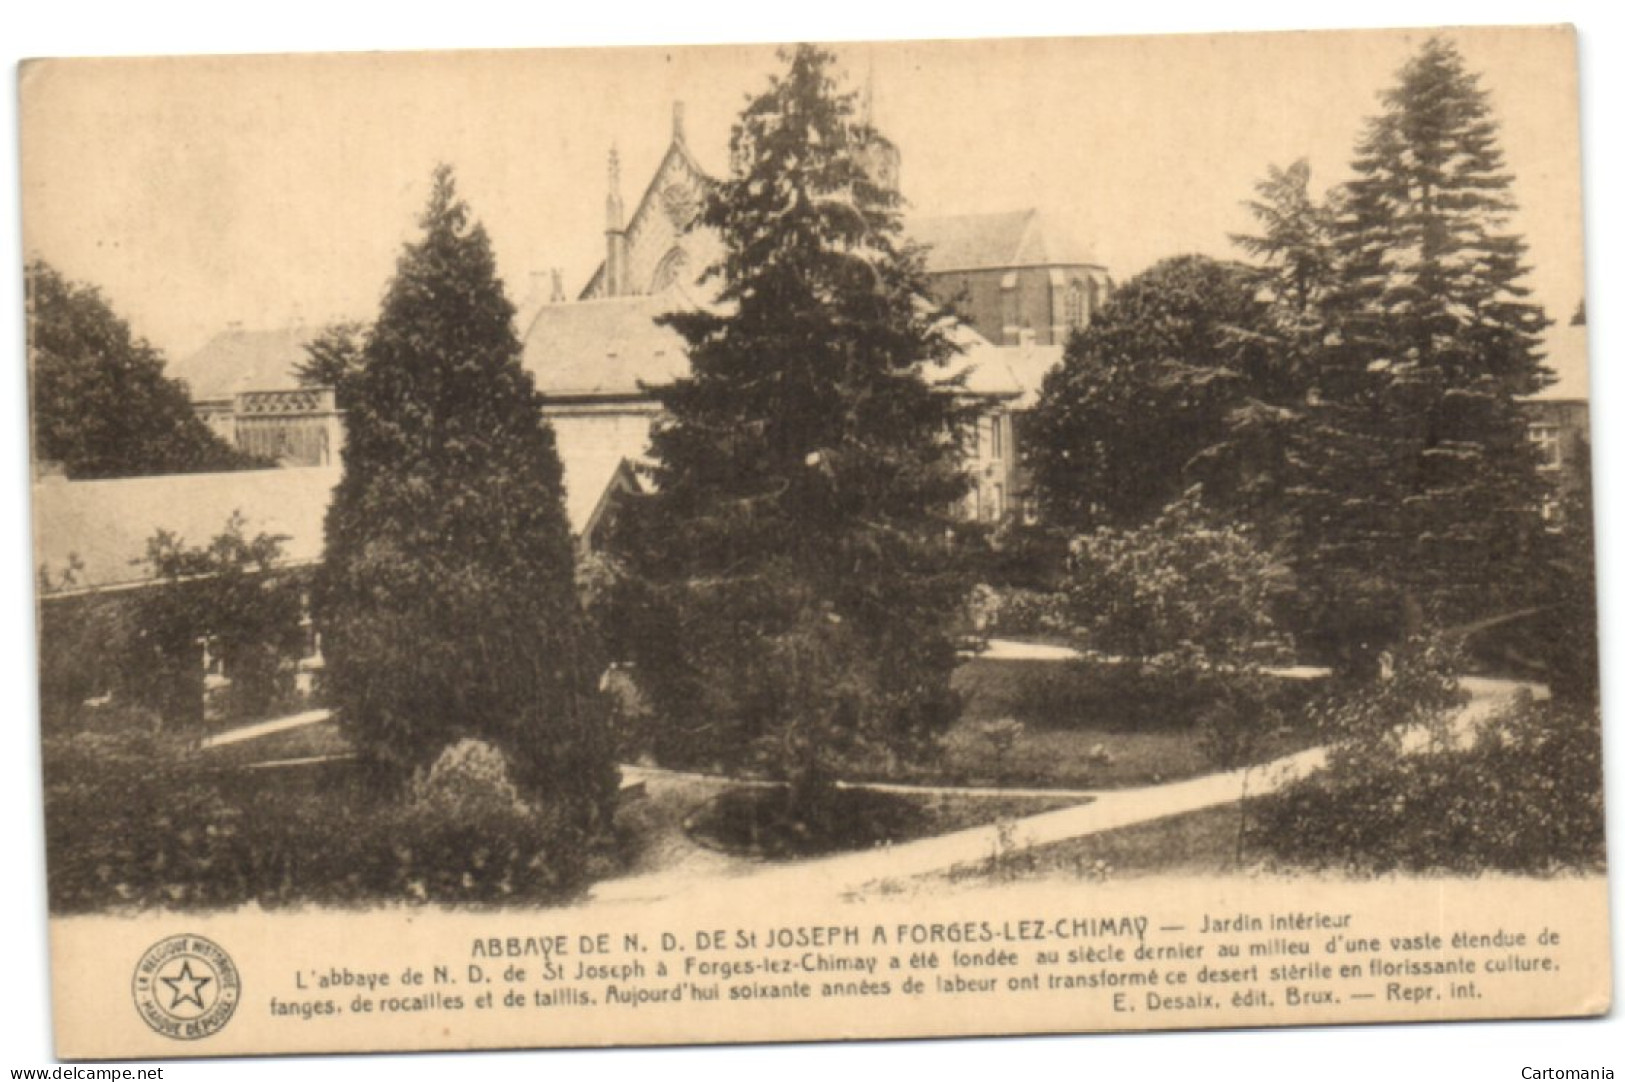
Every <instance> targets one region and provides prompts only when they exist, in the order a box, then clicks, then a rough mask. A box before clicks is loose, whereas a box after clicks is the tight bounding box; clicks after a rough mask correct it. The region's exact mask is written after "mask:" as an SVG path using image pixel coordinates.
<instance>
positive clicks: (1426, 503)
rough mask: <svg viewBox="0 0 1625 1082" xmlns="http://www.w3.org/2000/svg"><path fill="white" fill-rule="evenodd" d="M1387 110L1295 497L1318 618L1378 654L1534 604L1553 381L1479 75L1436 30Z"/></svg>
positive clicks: (1328, 317) (1331, 301)
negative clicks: (1411, 637)
mask: <svg viewBox="0 0 1625 1082" xmlns="http://www.w3.org/2000/svg"><path fill="white" fill-rule="evenodd" d="M1383 102H1384V105H1385V106H1386V108H1385V111H1384V112H1383V113H1382V114H1381V115H1380V116H1377V117H1376V118H1374V119H1373V120H1371V121H1370V123H1369V126H1368V128H1367V131H1366V133H1365V135H1364V137H1363V138H1362V140H1361V141H1360V143H1359V145H1358V147H1357V150H1356V155H1355V158H1354V162H1353V170H1354V174H1355V176H1354V179H1353V180H1351V181H1350V182H1348V184H1347V185H1346V186H1345V187H1344V189H1343V190H1342V192H1341V193H1340V197H1339V198H1338V199H1337V200H1336V205H1335V215H1334V219H1333V222H1332V226H1331V236H1332V242H1333V254H1334V261H1335V272H1334V274H1333V276H1332V280H1331V283H1330V285H1329V286H1328V288H1327V290H1326V293H1325V296H1324V299H1323V315H1324V320H1325V328H1326V330H1325V335H1324V338H1323V340H1322V342H1321V344H1320V348H1318V349H1317V350H1316V351H1315V356H1314V370H1313V371H1312V372H1311V373H1310V374H1309V378H1310V381H1311V384H1312V389H1311V391H1310V393H1309V396H1308V401H1307V405H1306V407H1305V423H1304V425H1303V427H1302V428H1301V430H1300V432H1299V437H1300V439H1299V452H1298V454H1299V460H1300V463H1301V465H1302V467H1303V469H1302V473H1301V476H1300V477H1299V479H1298V484H1297V485H1296V486H1295V487H1294V489H1293V493H1292V498H1293V505H1294V512H1295V515H1296V518H1297V521H1298V526H1299V528H1300V530H1301V531H1302V536H1301V538H1300V547H1299V551H1300V559H1299V565H1300V566H1299V571H1300V575H1301V578H1302V580H1303V583H1304V585H1306V586H1308V587H1309V588H1310V589H1311V591H1312V592H1313V593H1314V595H1315V597H1316V609H1317V612H1316V613H1315V615H1314V616H1313V617H1312V620H1313V622H1315V623H1317V624H1319V625H1320V627H1321V629H1322V630H1323V631H1325V632H1326V633H1327V635H1328V637H1329V640H1330V641H1331V642H1332V643H1335V644H1336V645H1337V646H1338V647H1339V648H1342V649H1348V650H1352V651H1356V652H1360V651H1362V648H1363V652H1364V653H1366V654H1368V655H1369V654H1373V653H1374V652H1375V651H1376V650H1378V649H1380V648H1381V647H1382V646H1384V645H1386V644H1387V643H1390V642H1392V641H1393V640H1395V639H1396V638H1398V637H1399V636H1401V635H1403V634H1406V633H1409V632H1414V631H1416V630H1418V629H1419V628H1420V627H1421V626H1422V625H1423V624H1424V623H1429V622H1432V623H1437V624H1440V625H1445V626H1448V625H1449V624H1452V623H1455V622H1458V621H1461V620H1466V619H1471V618H1473V617H1475V616H1481V615H1485V614H1487V613H1493V612H1495V611H1497V610H1499V609H1502V608H1507V607H1515V606H1516V605H1517V604H1518V603H1519V599H1520V598H1519V595H1520V591H1521V590H1522V589H1524V588H1525V587H1526V585H1527V583H1528V581H1529V578H1530V577H1529V576H1528V575H1526V574H1525V573H1524V572H1525V571H1527V569H1528V560H1529V558H1530V554H1531V551H1532V548H1533V540H1534V538H1535V537H1536V536H1537V534H1538V532H1539V530H1540V517H1539V508H1540V505H1541V502H1542V497H1543V492H1542V482H1541V481H1540V479H1539V477H1538V475H1537V473H1536V471H1535V465H1536V463H1535V457H1534V449H1533V447H1532V445H1531V444H1530V442H1529V440H1528V438H1527V434H1526V419H1525V417H1524V416H1523V413H1522V411H1521V410H1520V408H1519V403H1518V398H1519V397H1520V396H1523V395H1528V394H1530V393H1532V392H1534V391H1536V390H1538V389H1540V387H1541V386H1543V384H1544V383H1545V382H1546V381H1547V379H1548V378H1549V377H1548V375H1547V373H1546V371H1545V369H1544V368H1543V366H1542V365H1541V363H1540V356H1539V353H1538V352H1537V341H1538V336H1539V334H1540V332H1541V331H1542V329H1543V328H1544V327H1545V326H1546V325H1547V320H1546V318H1545V316H1544V315H1543V313H1542V312H1541V310H1540V308H1539V307H1538V306H1536V305H1534V304H1532V303H1530V302H1529V301H1528V299H1527V296H1528V291H1527V289H1526V288H1525V287H1524V286H1523V285H1522V278H1523V275H1524V273H1525V271H1526V268H1525V266H1524V265H1523V254H1524V246H1523V243H1522V241H1521V240H1520V239H1519V238H1518V237H1516V236H1514V235H1511V234H1509V233H1508V232H1506V227H1507V222H1508V218H1509V215H1510V214H1511V212H1512V210H1513V207H1514V204H1513V200H1512V196H1511V186H1512V177H1511V176H1510V175H1508V174H1507V173H1506V171H1505V168H1504V162H1503V159H1502V155H1501V151H1500V149H1499V147H1498V145H1497V135H1496V124H1495V120H1494V118H1493V117H1492V115H1491V112H1490V106H1489V101H1488V98H1487V95H1486V94H1485V92H1484V91H1483V90H1482V89H1481V88H1480V87H1479V85H1478V80H1477V77H1476V76H1474V75H1472V74H1470V73H1469V72H1468V71H1467V70H1466V68H1465V66H1464V64H1463V61H1462V58H1461V56H1460V55H1459V54H1458V52H1457V51H1456V49H1455V48H1454V46H1452V45H1451V44H1449V43H1448V42H1446V41H1444V40H1442V39H1439V38H1435V39H1432V40H1430V41H1428V42H1427V43H1426V44H1425V45H1424V46H1423V47H1422V49H1421V51H1420V52H1419V53H1418V54H1417V55H1416V56H1415V57H1414V58H1413V59H1412V60H1411V61H1410V62H1409V63H1407V64H1406V65H1405V67H1404V69H1403V70H1402V71H1401V72H1400V75H1399V83H1398V85H1397V86H1396V87H1394V88H1393V89H1391V90H1389V91H1388V92H1386V93H1385V94H1384V96H1383Z"/></svg>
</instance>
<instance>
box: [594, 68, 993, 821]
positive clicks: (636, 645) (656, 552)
mask: <svg viewBox="0 0 1625 1082" xmlns="http://www.w3.org/2000/svg"><path fill="white" fill-rule="evenodd" d="M785 59H786V60H787V62H788V70H787V71H786V72H785V73H784V74H782V75H780V76H776V77H774V78H773V79H772V81H771V84H770V86H769V88H768V89H767V91H766V92H765V93H763V94H761V95H760V96H759V97H757V98H756V99H755V100H754V101H752V102H751V103H750V104H749V105H748V106H747V107H746V109H745V111H744V113H743V114H742V116H741V118H740V121H739V123H738V124H737V125H736V127H735V128H734V131H733V136H732V142H731V149H732V176H731V178H730V179H728V180H726V181H723V182H722V183H720V184H718V185H717V186H716V187H715V189H714V190H713V191H712V192H711V193H710V195H709V197H708V201H707V203H706V206H705V209H704V212H703V224H704V225H706V226H709V227H711V228H714V229H716V230H718V232H719V233H720V235H721V238H722V240H723V242H724V245H725V253H726V254H725V255H724V256H723V258H722V259H721V261H720V264H719V265H718V266H716V267H713V268H712V269H711V271H710V275H711V277H712V278H713V279H714V280H716V281H717V282H719V283H720V290H719V296H718V298H717V302H716V304H715V305H714V306H713V307H712V308H711V309H709V310H706V311H700V312H690V313H685V314H680V315H674V316H671V317H668V318H669V322H670V323H671V325H672V326H674V327H675V328H676V329H677V331H678V332H679V333H681V334H682V336H683V337H684V338H685V339H686V340H687V342H688V345H689V360H690V364H691V374H690V375H688V376H687V377H685V378H682V379H679V380H677V381H676V382H675V383H673V384H672V385H669V386H664V387H658V388H653V389H652V390H653V391H654V393H655V395H656V396H657V397H658V399H659V401H660V403H661V405H662V406H663V407H664V409H665V411H666V418H667V419H666V420H665V421H664V422H663V423H661V424H660V425H658V426H657V428H656V431H655V434H654V437H653V455H654V458H655V460H656V462H657V465H656V466H655V468H654V471H653V480H654V483H655V489H656V490H657V495H656V496H654V497H652V498H650V499H649V500H648V501H647V503H646V504H645V505H644V506H642V507H641V508H638V509H636V510H635V513H633V514H631V515H629V516H628V518H627V520H626V523H625V528H624V530H623V531H622V532H621V536H620V547H621V549H622V552H623V555H624V557H625V560H626V564H627V567H628V569H629V571H630V582H629V588H628V591H627V594H626V598H627V603H628V604H629V605H631V606H632V608H631V610H630V611H631V612H632V613H633V615H632V617H631V618H630V619H629V620H628V621H626V624H627V626H628V627H629V628H630V630H631V636H630V637H631V642H630V643H629V646H630V648H631V651H632V653H633V655H634V656H635V657H636V658H637V661H638V664H639V671H640V676H641V678H642V680H643V681H644V683H645V686H646V687H647V689H648V690H649V691H650V693H651V695H652V696H653V698H654V699H655V703H656V706H657V708H658V709H659V710H660V711H661V714H662V716H663V718H664V719H665V725H666V730H665V739H664V747H663V754H664V755H665V757H667V758H669V759H674V758H678V757H681V758H686V759H688V760H689V761H703V762H713V763H728V764H730V765H734V766H741V765H751V764H754V765H756V766H758V767H760V768H763V769H765V770H767V771H769V772H771V773H773V774H776V775H777V776H779V777H782V778H784V779H786V780H788V781H789V782H790V783H791V785H792V794H793V801H794V806H795V807H798V808H799V809H800V810H801V813H802V814H804V815H808V816H811V815H813V814H816V813H817V811H818V810H819V809H820V808H821V807H822V806H823V805H822V804H821V800H822V797H823V796H825V795H827V794H828V793H829V792H830V788H829V782H830V781H831V780H832V775H833V771H835V770H836V769H837V768H838V767H839V766H840V765H841V764H843V763H846V762H851V761H853V760H854V759H858V758H866V759H868V761H870V762H872V761H873V756H874V755H875V754H876V753H879V754H881V755H882V756H883V755H885V754H887V753H894V752H896V751H898V750H899V749H902V748H906V746H907V745H908V744H909V743H910V742H911V741H912V740H915V739H919V738H923V737H925V736H927V735H929V734H931V733H932V732H933V731H935V730H936V729H938V728H940V727H941V726H942V725H945V724H946V723H947V721H948V720H950V718H951V717H952V714H953V711H954V709H955V699H954V696H953V694H952V693H951V691H950V689H949V686H948V678H949V675H950V672H951V670H952V668H953V665H954V650H953V646H952V643H951V641H950V639H949V637H948V634H947V629H948V627H949V625H950V623H951V620H952V617H953V615H954V613H955V610H956V607H957V605H958V604H959V602H960V601H961V599H962V597H963V587H964V585H965V584H964V583H963V581H962V579H961V577H960V576H959V575H958V574H957V573H956V572H955V571H954V569H953V567H952V563H951V558H950V557H951V553H950V546H951V541H950V538H951V534H952V527H953V517H952V509H953V507H954V505H955V504H956V502H957V501H959V500H960V499H962V498H963V495H964V493H965V491H966V480H965V478H964V476H963V474H962V472H961V470H960V460H959V450H958V435H959V433H958V431H957V430H958V429H959V428H960V427H961V426H962V425H963V423H964V422H965V421H966V420H967V418H968V412H967V409H966V407H965V406H964V405H963V404H962V402H961V401H960V400H959V399H958V398H957V397H956V395H955V394H954V393H953V388H952V387H951V386H946V385H944V384H943V382H942V381H941V379H940V374H936V375H937V378H933V375H934V374H933V373H932V371H931V369H932V368H933V366H934V365H935V364H936V363H938V362H942V361H945V360H946V359H947V358H948V356H949V355H950V354H951V353H952V349H953V347H952V345H951V342H950V338H949V333H948V332H949V329H950V328H949V325H948V322H947V321H946V320H945V319H944V318H942V317H941V316H940V315H939V314H938V313H937V312H936V311H934V310H933V309H932V308H931V307H930V306H929V305H928V304H927V303H926V302H925V301H924V299H923V298H925V297H926V296H927V293H926V290H925V288H924V281H923V277H922V271H921V265H920V261H919V259H918V257H917V256H916V255H914V254H911V253H910V252H908V251H906V250H904V248H903V247H902V242H901V238H900V222H899V209H900V208H899V198H898V196H897V194H896V193H895V192H894V191H892V190H891V189H889V188H888V187H886V186H884V184H883V183H881V182H880V174H881V170H879V169H875V170H874V171H871V170H870V168H869V165H868V163H869V162H871V161H874V160H876V159H877V156H880V155H884V154H885V153H887V152H888V147H887V145H886V144H885V143H884V141H883V140H882V138H881V136H880V135H879V134H878V133H877V132H875V131H874V130H872V128H870V127H869V126H868V124H867V123H866V121H865V119H864V118H862V117H860V116H859V115H858V113H857V110H856V108H855V105H856V102H855V96H854V95H852V94H849V93H843V92H840V91H838V89H837V87H836V85H835V82H834V80H833V78H832V76H831V74H830V67H831V64H832V62H833V58H832V57H831V55H830V54H828V53H827V52H825V51H823V50H820V49H817V48H813V47H809V46H802V47H800V48H798V49H796V50H795V51H794V52H793V53H789V54H788V55H786V57H785Z"/></svg>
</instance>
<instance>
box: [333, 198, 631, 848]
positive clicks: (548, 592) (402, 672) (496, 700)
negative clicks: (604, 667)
mask: <svg viewBox="0 0 1625 1082" xmlns="http://www.w3.org/2000/svg"><path fill="white" fill-rule="evenodd" d="M421 225H422V227H423V236H422V238H421V239H420V240H418V241H416V242H415V243H412V244H409V245H408V246H407V248H406V251H405V252H404V253H403V254H402V256H401V259H400V262H399V264H398V266H397V269H396V273H395V277H394V280H393V281H392V282H391V284H390V287H389V291H388V293H387V295H386V296H385V298H384V304H383V310H382V312H381V314H380V316H379V318H378V322H377V324H376V325H375V326H374V327H373V328H372V331H371V333H370V334H369V335H368V336H367V339H366V345H365V348H364V350H363V353H362V358H361V365H360V370H359V372H358V374H356V375H355V376H354V377H353V378H352V379H351V380H350V384H349V390H350V395H349V405H348V430H347V439H346V446H345V451H344V475H343V478H342V480H341V481H340V483H339V486H338V489H337V492H336V493H335V495H334V500H333V505H332V507H331V509H330V510H329V512H328V518H327V552H326V560H325V563H324V566H323V568H322V572H321V577H320V581H319V598H318V600H319V605H320V616H321V621H322V627H323V630H324V633H325V646H326V652H327V657H328V681H329V688H330V693H331V699H332V702H333V704H334V706H335V708H336V709H337V712H338V717H339V719H340V721H341V723H342V724H343V725H344V726H345V727H346V728H347V729H348V730H349V732H350V733H351V734H352V736H353V738H354V739H355V741H356V743H357V745H358V746H359V748H360V749H361V750H362V752H363V754H364V755H366V756H367V757H368V758H370V759H371V760H373V761H374V762H375V763H378V764H380V765H382V766H384V767H386V768H389V769H391V770H393V771H394V772H395V773H397V774H398V773H400V772H402V771H404V770H407V769H410V768H413V767H416V766H420V765H422V764H424V763H426V762H427V761H428V760H430V759H431V758H432V757H433V756H434V755H435V754H436V753H438V752H439V751H440V750H441V749H442V748H444V747H445V746H447V745H448V744H450V743H452V742H453V741H455V740H457V739H459V738H462V737H467V736H472V737H479V738H482V739H486V740H489V741H492V742H494V743H496V744H497V745H498V746H500V747H502V748H503V749H504V750H505V751H506V752H507V754H508V756H509V758H510V760H511V761H512V763H513V765H514V768H515V775H516V780H518V781H519V782H520V783H521V784H523V785H525V786H526V787H527V788H528V789H529V790H530V791H531V792H532V793H533V794H535V795H537V796H539V797H540V798H541V799H542V801H543V802H544V804H548V803H549V802H551V805H552V806H554V807H568V808H569V809H570V810H571V811H572V812H573V813H575V814H577V815H578V816H579V818H578V821H590V820H591V819H592V818H593V817H594V816H596V815H598V814H599V813H601V812H602V811H603V810H604V809H605V808H606V807H607V801H608V800H609V798H610V796H611V795H612V794H613V789H614V772H613V766H612V764H611V762H610V760H609V755H608V750H607V740H606V737H605V734H604V731H603V727H602V715H601V713H600V710H599V708H598V705H597V702H596V689H595V686H594V683H595V681H596V678H597V675H598V672H599V666H598V664H597V660H596V658H595V657H594V651H593V650H592V649H591V648H590V646H589V644H588V642H587V641H586V639H585V638H584V637H583V635H582V622H581V618H580V613H579V608H578V605H577V602H576V597H575V592H574V586H573V581H572V578H573V564H572V561H573V545H572V542H571V539H570V530H569V525H568V523H567V520H566V518H565V513H564V508H563V503H562V487H561V475H562V470H561V467H560V464H559V457H558V453H557V450H556V448H555V445H554V437H553V431H552V428H551V427H550V426H549V425H548V424H547V423H546V422H545V421H544V420H543V418H542V415H541V398H540V396H539V395H538V393H537V391H536V389H535V387H534V385H533V383H532V380H531V377H530V374H529V373H527V372H525V371H524V370H523V369H522V368H521V367H520V363H519V358H520V344H519V341H518V338H517V337H516V335H515V333H514V329H513V317H514V309H513V306H512V305H511V304H510V303H509V302H508V300H507V298H506V297H505V296H504V294H503V290H502V285H501V282H500V281H498V279H497V277H496V266H495V261H494V258H493V256H492V253H491V245H490V242H489V240H488V239H487V237H486V233H485V230H484V228H483V227H482V226H480V225H478V224H474V223H473V222H471V220H470V216H469V210H468V207H467V205H466V204H465V203H464V202H463V201H462V200H461V199H459V198H458V197H457V193H456V189H455V185H454V183H453V179H452V174H451V170H450V169H449V167H446V166H442V167H440V168H439V169H438V170H437V171H436V173H435V176H434V187H433V194H432V195H431V197H430V200H429V206H428V209H427V210H426V212H425V213H424V215H423V218H422V219H421Z"/></svg>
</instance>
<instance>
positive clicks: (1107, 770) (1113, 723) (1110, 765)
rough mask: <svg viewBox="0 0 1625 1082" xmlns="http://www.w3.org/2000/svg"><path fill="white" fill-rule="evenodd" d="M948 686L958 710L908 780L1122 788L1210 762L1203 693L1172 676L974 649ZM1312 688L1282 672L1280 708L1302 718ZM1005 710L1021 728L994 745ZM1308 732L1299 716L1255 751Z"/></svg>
mask: <svg viewBox="0 0 1625 1082" xmlns="http://www.w3.org/2000/svg"><path fill="white" fill-rule="evenodd" d="M954 688H955V690H957V691H958V692H959V693H960V694H961V695H962V696H963V697H964V703H965V706H964V712H963V713H962V715H961V716H960V718H959V720H958V721H957V722H956V723H955V724H954V725H953V727H952V728H951V729H949V731H948V732H947V733H946V734H945V735H944V736H943V738H942V741H941V746H940V755H939V757H938V758H937V759H936V761H934V762H931V763H927V764H923V765H922V766H921V767H919V768H918V769H917V770H916V771H915V772H914V775H913V777H911V779H910V780H922V781H932V782H940V783H945V784H962V785H1002V786H1021V787H1034V788H1067V789H1120V788H1131V787H1135V786H1142V785H1159V784H1162V783H1163V782H1169V781H1177V780H1179V779H1182V778H1190V777H1195V776H1197V775H1200V774H1205V773H1209V772H1211V771H1212V770H1213V769H1214V767H1213V764H1212V763H1211V762H1210V760H1209V759H1208V757H1207V756H1206V754H1205V753H1204V751H1203V749H1202V744H1201V740H1200V739H1199V735H1198V731H1197V728H1196V726H1195V724H1194V719H1195V717H1196V716H1197V714H1198V713H1199V712H1200V710H1201V708H1202V705H1203V703H1202V701H1201V700H1200V699H1198V698H1196V697H1195V696H1194V695H1193V694H1192V693H1191V692H1190V691H1189V689H1187V688H1184V687H1182V686H1180V685H1178V684H1165V685H1162V686H1148V685H1146V684H1145V683H1144V682H1142V681H1139V680H1137V679H1136V678H1135V676H1134V674H1133V673H1132V671H1131V670H1129V669H1128V668H1127V667H1125V666H1121V665H1112V664H1108V663H1101V662H1090V661H1076V662H1070V661H1025V660H1023V661H1011V660H994V659H989V658H973V659H971V660H968V661H966V662H965V663H964V664H963V665H961V666H960V667H959V669H958V670H957V671H956V672H955V673H954ZM1313 693H1314V688H1313V684H1312V683H1311V682H1306V681H1290V680H1282V681H1281V682H1280V685H1279V690H1278V696H1279V699H1278V702H1279V705H1280V707H1281V712H1282V716H1283V717H1285V718H1287V719H1288V720H1297V719H1301V718H1302V717H1303V714H1304V711H1303V706H1304V704H1305V703H1306V702H1307V700H1308V698H1309V697H1310V696H1311V695H1312V694H1313ZM1006 719H1009V720H1013V721H1015V722H1019V723H1020V725H1021V729H1020V732H1019V735H1017V736H1016V737H1015V738H1014V739H1013V740H1012V741H1011V742H1010V746H1009V748H1008V750H1007V751H1005V752H1003V753H1001V752H1000V751H999V750H998V745H997V743H996V737H995V736H994V735H992V733H994V732H997V731H998V729H997V725H996V723H999V722H1002V721H1005V720H1006ZM990 729H991V732H990ZM1315 740H1316V736H1315V734H1314V733H1313V732H1312V731H1310V730H1309V729H1308V727H1307V726H1305V725H1298V726H1295V727H1291V728H1288V729H1286V730H1284V731H1280V732H1275V733H1271V734H1269V736H1268V738H1267V739H1265V740H1264V742H1263V744H1262V746H1261V747H1260V748H1259V751H1258V755H1257V756H1256V758H1257V759H1258V760H1259V761H1265V760H1268V759H1272V758H1275V757H1277V756H1280V755H1284V754H1287V753H1289V752H1292V751H1296V750H1299V749H1301V748H1303V747H1307V746H1309V745H1310V744H1313V743H1314V742H1315Z"/></svg>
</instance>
